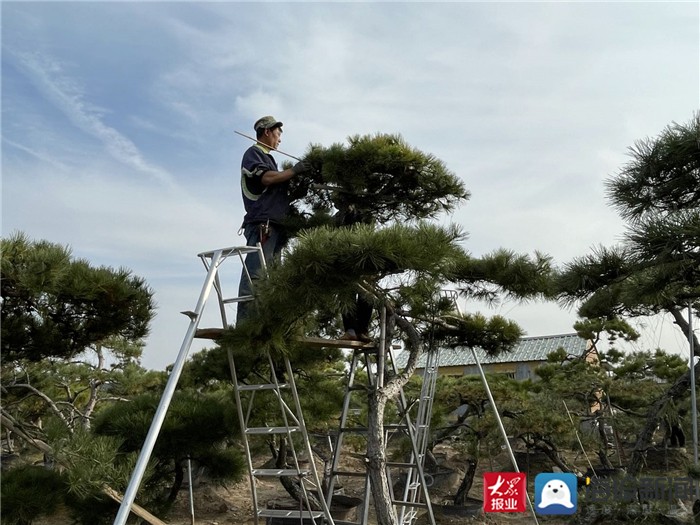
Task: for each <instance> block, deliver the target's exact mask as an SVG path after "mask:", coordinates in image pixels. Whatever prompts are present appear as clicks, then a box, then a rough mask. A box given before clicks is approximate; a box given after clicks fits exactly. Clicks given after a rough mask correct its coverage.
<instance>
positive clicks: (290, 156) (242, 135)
mask: <svg viewBox="0 0 700 525" xmlns="http://www.w3.org/2000/svg"><path fill="white" fill-rule="evenodd" d="M234 133H237V134H239V135H240V136H241V137H245V138H247V139H248V140H252V141H253V142H257V143H258V144H262V145H263V146H265V147H266V148H268V149H271V150H272V151H276V152H277V153H281V154H282V155H286V156H287V157H289V158H290V159H294V160H301V159H300V158H299V157H295V156H294V155H290V154H289V153H285V152H284V151H282V150H279V149H275V148H270V146H268V145H267V144H265V143H264V142H260V141H259V140H258V139H254V138H253V137H249V136H248V135H246V134H245V133H241V132H240V131H235V130H234Z"/></svg>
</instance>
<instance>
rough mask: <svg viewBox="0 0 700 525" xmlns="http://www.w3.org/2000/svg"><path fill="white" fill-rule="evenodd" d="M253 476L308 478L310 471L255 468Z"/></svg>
mask: <svg viewBox="0 0 700 525" xmlns="http://www.w3.org/2000/svg"><path fill="white" fill-rule="evenodd" d="M251 472H252V474H253V476H259V477H261V478H262V477H282V476H307V475H308V474H309V472H310V471H309V470H302V471H298V470H296V469H293V468H254V469H253V470H252V471H251Z"/></svg>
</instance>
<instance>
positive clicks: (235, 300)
mask: <svg viewBox="0 0 700 525" xmlns="http://www.w3.org/2000/svg"><path fill="white" fill-rule="evenodd" d="M252 300H253V296H252V295H241V296H240V297H231V298H230V299H222V300H221V304H231V303H242V302H243V301H252Z"/></svg>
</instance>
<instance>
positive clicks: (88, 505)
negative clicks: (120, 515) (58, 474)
mask: <svg viewBox="0 0 700 525" xmlns="http://www.w3.org/2000/svg"><path fill="white" fill-rule="evenodd" d="M64 503H65V505H66V507H68V509H69V511H70V515H71V517H72V518H73V519H74V520H75V523H79V524H80V525H110V524H111V523H114V518H115V516H116V515H117V511H118V510H119V504H118V503H117V502H116V501H114V500H113V499H111V498H109V497H107V496H105V495H103V494H95V495H92V496H89V497H85V498H82V497H79V496H77V495H76V494H73V493H68V494H67V495H66V498H65V502H64Z"/></svg>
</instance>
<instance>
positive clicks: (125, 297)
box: [1, 234, 154, 361]
mask: <svg viewBox="0 0 700 525" xmlns="http://www.w3.org/2000/svg"><path fill="white" fill-rule="evenodd" d="M1 278H2V288H1V289H2V300H3V307H2V343H1V350H2V354H3V360H4V361H12V360H15V359H18V358H26V359H30V360H35V361H37V360H40V359H43V358H44V357H47V356H53V357H60V358H64V357H70V356H72V355H75V354H76V353H79V352H82V351H83V350H84V349H85V348H86V347H88V346H89V345H92V344H95V343H97V342H99V341H102V340H104V339H106V338H107V337H109V336H121V337H124V338H126V339H132V340H133V339H139V338H142V337H144V336H145V335H146V334H147V332H148V323H149V322H150V320H151V317H152V316H153V310H154V305H153V302H152V292H151V290H149V289H148V287H147V286H146V284H145V283H144V281H143V279H141V278H138V277H134V276H133V275H131V272H130V271H128V270H126V269H123V268H122V269H118V270H115V269H113V268H106V267H101V268H94V267H92V266H90V264H88V262H87V261H84V260H76V259H73V258H72V257H71V254H70V250H69V249H67V248H64V247H62V246H59V245H56V244H52V243H49V242H47V241H36V242H33V241H29V240H28V239H27V238H26V237H25V236H24V235H22V234H17V235H15V236H13V237H11V238H9V239H3V240H2V266H1Z"/></svg>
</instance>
